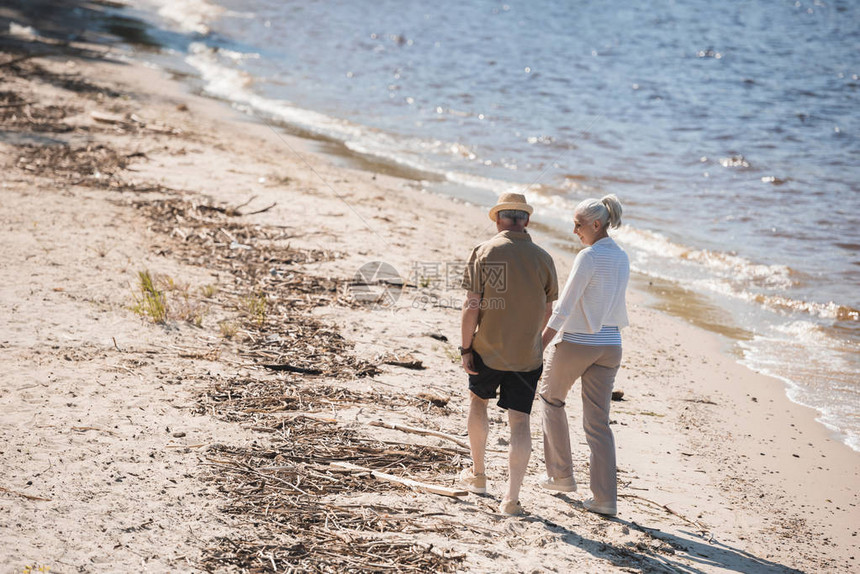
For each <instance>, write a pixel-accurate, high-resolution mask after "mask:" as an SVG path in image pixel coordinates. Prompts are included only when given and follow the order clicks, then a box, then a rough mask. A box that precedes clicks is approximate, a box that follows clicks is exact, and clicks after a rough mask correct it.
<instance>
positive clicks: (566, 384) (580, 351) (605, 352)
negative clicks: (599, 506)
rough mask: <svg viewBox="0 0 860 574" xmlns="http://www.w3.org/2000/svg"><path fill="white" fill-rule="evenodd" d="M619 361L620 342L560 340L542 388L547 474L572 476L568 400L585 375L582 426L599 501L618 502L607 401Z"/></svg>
mask: <svg viewBox="0 0 860 574" xmlns="http://www.w3.org/2000/svg"><path fill="white" fill-rule="evenodd" d="M620 365H621V347H620V346H617V345H601V346H592V345H578V344H576V343H568V342H566V341H561V342H560V343H558V344H557V345H556V346H555V349H554V351H553V352H552V354H551V356H550V358H549V360H548V361H547V366H546V369H545V370H544V377H543V380H542V381H541V384H540V389H539V394H540V397H541V399H542V401H541V402H542V403H543V448H544V458H545V460H546V471H547V475H548V476H550V477H552V478H566V477H568V476H573V462H572V460H571V452H570V431H569V430H568V427H567V413H565V410H564V400H565V398H567V393H568V391H570V388H571V387H572V386H573V383H575V382H576V379H578V378H580V377H582V428H583V429H584V430H585V439H586V441H587V442H588V447H589V448H590V449H591V467H590V473H591V476H590V478H591V484H590V486H591V492H592V493H593V495H594V500H595V502H599V503H609V504H615V503H616V502H617V501H616V497H617V494H618V488H617V485H616V483H615V474H616V473H615V438H614V437H613V436H612V430H611V429H610V428H609V404H610V401H611V400H612V385H613V384H614V383H615V374H616V373H617V372H618V367H619V366H620Z"/></svg>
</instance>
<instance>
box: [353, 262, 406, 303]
mask: <svg viewBox="0 0 860 574" xmlns="http://www.w3.org/2000/svg"><path fill="white" fill-rule="evenodd" d="M402 291H403V279H402V278H401V277H400V274H399V273H398V272H397V269H395V268H394V266H393V265H390V264H388V263H385V262H384V261H371V262H370V263H365V264H364V265H362V266H361V267H359V269H358V271H356V272H355V276H354V277H353V280H352V283H350V284H349V292H350V294H351V295H352V298H353V299H355V300H356V301H358V302H359V303H363V304H367V305H371V306H373V307H392V306H393V305H394V304H395V303H397V300H398V299H399V298H400V294H401V292H402Z"/></svg>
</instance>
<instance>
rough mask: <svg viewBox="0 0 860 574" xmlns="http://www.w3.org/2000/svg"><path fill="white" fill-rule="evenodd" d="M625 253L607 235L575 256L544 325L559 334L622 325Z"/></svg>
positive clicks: (627, 270) (627, 271)
mask: <svg viewBox="0 0 860 574" xmlns="http://www.w3.org/2000/svg"><path fill="white" fill-rule="evenodd" d="M629 277H630V262H629V260H628V258H627V254H626V253H624V251H623V250H622V249H621V248H620V247H619V246H618V244H616V243H615V241H613V240H612V238H610V237H604V238H603V239H601V240H599V241H597V242H595V243H594V245H592V246H590V247H586V248H585V249H583V250H582V251H580V252H579V254H578V255H577V256H576V259H575V260H574V262H573V269H572V270H571V271H570V276H569V277H568V278H567V283H566V284H565V286H564V290H563V291H562V294H561V297H559V299H558V303H557V304H556V306H555V310H554V312H553V314H552V317H550V319H549V323H548V326H549V327H550V328H551V329H555V330H556V331H560V332H562V333H596V332H598V331H599V330H600V329H601V328H602V327H603V326H605V325H611V326H614V327H619V328H622V327H626V326H627V325H628V320H627V305H626V302H625V292H626V290H627V281H628V279H629Z"/></svg>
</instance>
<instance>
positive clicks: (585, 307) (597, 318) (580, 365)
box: [539, 195, 630, 516]
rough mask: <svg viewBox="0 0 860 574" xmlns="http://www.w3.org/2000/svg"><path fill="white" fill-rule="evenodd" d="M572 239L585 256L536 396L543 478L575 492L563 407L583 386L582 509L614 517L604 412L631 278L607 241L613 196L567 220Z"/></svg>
mask: <svg viewBox="0 0 860 574" xmlns="http://www.w3.org/2000/svg"><path fill="white" fill-rule="evenodd" d="M573 222H574V227H573V232H574V233H575V234H576V235H577V236H578V237H579V239H580V241H582V244H583V245H584V246H585V249H583V250H582V251H580V252H579V254H578V255H577V256H576V260H575V261H574V263H573V269H572V270H571V272H570V277H568V279H567V283H566V284H565V286H564V291H563V292H562V294H561V296H560V298H559V300H558V303H557V305H556V308H555V311H554V312H553V315H552V317H551V318H550V320H549V323H547V326H546V328H545V329H544V331H543V340H542V342H543V345H544V347H546V346H547V345H548V344H549V343H550V341H552V340H553V339H554V338H555V337H556V334H557V333H558V332H559V331H560V332H561V333H562V336H561V338H560V340H559V341H558V342H557V343H556V345H555V347H554V350H553V352H552V355H551V357H550V359H549V361H548V362H547V368H546V371H545V374H544V379H543V381H542V383H541V386H540V389H539V394H540V397H541V399H542V403H543V433H544V456H545V459H546V470H547V472H546V475H545V476H544V477H543V478H542V480H541V482H540V485H541V486H542V487H544V488H547V489H549V490H556V491H562V492H571V491H575V490H576V481H575V480H574V478H573V463H572V461H571V452H570V434H569V431H568V427H567V414H566V413H565V410H564V401H565V399H566V398H567V393H568V391H569V390H570V388H571V387H572V386H573V384H574V383H575V382H576V380H577V379H579V378H581V379H582V411H583V421H582V426H583V428H584V429H585V437H586V440H587V441H588V447H589V448H590V449H591V466H590V473H591V477H590V478H591V482H590V486H591V492H592V494H593V498H592V499H589V500H586V501H585V503H584V505H585V508H586V509H588V510H590V511H591V512H596V513H598V514H605V515H610V516H614V515H615V514H616V512H617V510H616V504H617V494H618V493H617V487H616V484H615V439H614V437H613V436H612V430H611V429H610V428H609V404H610V400H611V398H612V386H613V384H614V383H615V374H616V373H617V372H618V368H619V366H620V365H621V332H620V329H621V328H622V327H625V326H627V307H626V303H625V291H626V290H627V280H628V278H629V276H630V262H629V260H628V259H627V254H626V253H625V252H624V251H623V250H622V249H621V248H620V247H619V246H618V244H616V243H615V241H613V240H612V238H611V237H609V234H608V229H609V228H610V227H611V228H615V227H618V226H619V225H620V224H621V203H619V201H618V198H616V197H615V196H614V195H607V196H606V197H604V198H603V199H601V200H597V199H586V200H585V201H583V202H582V203H580V204H579V205H578V206H577V207H576V210H575V212H574V216H573Z"/></svg>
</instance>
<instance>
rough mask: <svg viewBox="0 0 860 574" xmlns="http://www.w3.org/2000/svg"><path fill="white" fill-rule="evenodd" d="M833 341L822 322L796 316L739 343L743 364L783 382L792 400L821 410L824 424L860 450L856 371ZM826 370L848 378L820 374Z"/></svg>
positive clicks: (859, 398) (821, 419)
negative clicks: (834, 348) (815, 322)
mask: <svg viewBox="0 0 860 574" xmlns="http://www.w3.org/2000/svg"><path fill="white" fill-rule="evenodd" d="M829 343H830V341H829V340H827V336H826V335H825V334H824V333H823V332H822V331H821V328H820V327H819V326H818V325H816V324H814V323H812V322H809V321H791V322H787V323H785V324H781V325H776V326H774V327H773V328H772V329H769V330H768V332H767V333H763V334H757V335H756V336H754V337H753V338H752V340H749V341H741V342H739V343H738V344H739V346H740V348H741V350H742V351H743V358H742V359H741V360H740V363H741V364H742V365H745V366H746V367H748V368H750V369H752V370H753V371H756V372H759V373H762V374H764V375H768V376H771V377H775V378H778V379H780V380H781V381H783V382H784V383H785V386H786V395H787V396H788V398H789V400H791V401H792V402H794V403H797V404H800V405H804V406H807V407H810V408H813V409H815V410H816V411H818V413H819V416H818V418H817V420H818V421H819V422H820V423H822V424H823V425H825V426H826V427H827V428H828V429H830V430H831V431H833V432H834V433H836V434H838V435H840V438H841V440H842V441H843V442H845V443H846V444H847V445H848V446H850V447H851V448H852V449H854V450H855V451H858V452H860V425H857V424H856V422H857V421H856V413H855V412H854V410H855V409H856V405H857V403H858V400H860V395H858V389H857V387H856V386H855V385H854V384H853V382H854V381H853V374H852V373H853V372H854V371H853V369H852V365H850V364H848V361H847V360H845V357H844V355H842V354H840V353H838V352H835V351H834V350H833V349H832V348H831V347H830V345H829ZM823 372H829V373H831V377H842V379H841V380H843V384H838V381H836V380H822V379H821V377H820V376H816V375H820V374H821V373H823ZM797 381H804V382H803V384H800V383H798V382H797ZM852 421H853V422H852Z"/></svg>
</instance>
